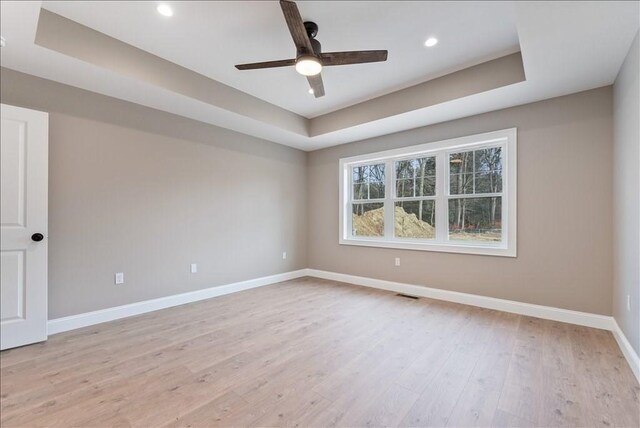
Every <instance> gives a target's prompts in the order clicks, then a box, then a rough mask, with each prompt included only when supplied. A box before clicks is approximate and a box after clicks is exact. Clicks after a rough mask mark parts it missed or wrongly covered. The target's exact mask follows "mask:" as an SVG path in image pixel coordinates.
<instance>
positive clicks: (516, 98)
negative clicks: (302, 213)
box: [0, 1, 640, 150]
mask: <svg viewBox="0 0 640 428" xmlns="http://www.w3.org/2000/svg"><path fill="white" fill-rule="evenodd" d="M168 3H170V4H171V5H172V6H173V8H174V10H175V14H174V16H173V17H171V18H165V17H162V16H160V15H159V14H158V13H157V12H156V11H155V6H156V5H157V2H153V1H149V2H83V1H76V2H44V4H42V7H45V8H47V9H49V10H51V11H53V12H55V13H58V14H60V15H63V16H65V17H67V18H70V19H72V20H75V21H77V22H80V23H82V24H84V25H87V26H89V27H91V28H94V29H95V30H98V31H100V32H103V33H105V34H108V35H110V36H112V37H114V38H117V39H119V40H121V41H123V42H126V43H128V44H131V45H133V46H136V47H138V48H140V49H143V50H146V51H148V52H151V53H153V54H155V55H158V56H160V57H162V58H164V59H166V60H168V61H171V62H175V63H177V64H179V65H182V66H183V67H186V68H188V69H191V70H193V71H196V72H199V73H201V74H204V75H206V76H207V77H209V78H212V79H214V80H217V81H220V82H222V83H225V84H227V85H230V86H233V87H235V88H237V89H239V90H241V91H244V92H246V93H248V94H251V95H253V96H255V97H258V98H261V99H263V100H265V101H268V102H270V103H273V104H275V105H278V106H280V107H283V108H286V109H289V110H291V111H293V112H295V113H297V114H299V115H302V116H307V117H316V116H318V115H323V114H325V113H327V112H330V111H334V110H337V109H341V108H343V107H346V106H348V105H352V104H356V103H361V102H364V104H363V105H366V104H367V102H370V103H372V102H374V101H365V100H369V99H371V98H375V97H377V96H380V95H382V94H385V93H389V92H393V91H396V90H398V89H401V88H405V87H408V86H412V85H414V84H416V83H419V82H423V81H425V80H429V79H432V78H434V77H437V76H440V75H444V74H447V73H450V72H452V71H454V70H458V69H462V68H465V67H467V66H470V65H473V64H476V63H479V62H483V61H485V60H488V59H492V58H495V57H499V56H502V55H504V54H506V53H510V52H513V51H515V50H517V49H518V42H519V49H521V51H522V57H523V61H524V68H525V73H526V79H527V80H526V81H525V82H522V83H517V84H514V85H510V86H507V87H503V88H499V89H495V90H491V91H487V92H484V93H480V94H477V95H473V96H469V97H465V98H462V99H459V100H455V101H451V102H446V103H442V104H440V105H435V106H430V107H428V108H424V109H418V110H413V111H410V112H407V113H404V114H398V115H395V116H390V117H387V118H383V119H379V120H374V121H371V122H368V123H364V124H360V125H358V126H353V127H349V128H344V129H340V130H338V131H336V132H332V133H329V134H324V135H320V136H317V137H313V138H311V137H309V136H305V135H298V134H294V133H291V132H289V131H287V130H284V129H280V128H279V127H278V126H275V125H273V124H270V123H263V122H259V121H256V120H253V119H251V118H248V117H245V116H242V115H239V114H234V113H231V112H229V111H226V110H224V109H221V108H217V107H216V106H212V105H210V104H207V103H204V102H202V101H198V100H195V99H192V98H189V97H185V96H184V95H181V94H178V93H174V92H171V91H168V90H166V89H165V88H161V87H158V86H154V85H152V84H149V83H148V82H144V81H140V80H136V79H133V78H131V77H127V76H123V75H120V74H118V73H115V72H113V71H110V70H107V69H104V68H101V67H98V66H95V65H92V64H89V63H86V62H83V61H80V60H78V59H76V58H73V57H70V56H65V55H62V54H60V53H58V52H56V51H53V50H49V49H45V48H43V47H41V46H38V45H35V44H34V37H35V31H36V26H37V22H38V15H39V10H40V7H41V3H40V2H11V1H2V3H1V16H0V19H1V22H0V28H1V31H2V35H3V36H4V37H5V38H6V39H7V46H6V47H4V48H2V50H1V51H0V52H1V61H0V62H1V65H2V66H3V67H8V68H11V69H15V70H18V71H22V72H25V73H29V74H33V75H36V76H39V77H43V78H47V79H51V80H55V81H59V82H61V83H65V84H69V85H72V86H76V87H80V88H83V89H87V90H91V91H94V92H98V93H102V94H105V95H109V96H113V97H117V98H121V99H124V100H127V101H131V102H136V103H139V104H142V105H145V106H149V107H153V108H157V109H161V110H165V111H168V112H171V113H175V114H179V115H183V116H185V117H190V118H193V119H196V120H201V121H203V122H207V123H211V124H214V125H219V126H224V127H227V128H229V129H234V130H237V131H240V132H244V133H246V134H249V135H254V136H258V137H261V138H265V139H269V140H272V141H275V142H278V143H282V144H286V145H290V146H293V147H298V148H301V149H303V150H313V149H317V148H321V147H327V146H331V145H336V144H341V143H345V142H349V141H356V140H359V139H363V138H368V137H372V136H377V135H384V134H387V133H390V132H396V131H401V130H405V129H410V128H414V127H417V126H424V125H428V124H432V123H437V122H441V121H445V120H451V119H456V118H459V117H465V116H469V115H473V114H478V113H483V112H487V111H492V110H496V109H500V108H506V107H511V106H515V105H520V104H525V103H529V102H533V101H538V100H542V99H546V98H551V97H555V96H560V95H565V94H569V93H573V92H578V91H581V90H587V89H591V88H595V87H599V86H604V85H608V84H611V83H612V82H613V81H614V79H615V77H616V75H617V72H618V70H619V68H620V65H621V64H622V61H623V60H624V57H625V55H626V53H627V51H628V49H629V46H630V45H631V42H632V40H633V37H634V36H635V34H636V33H637V31H638V26H639V19H640V18H639V9H638V2H613V1H609V2H577V1H574V2H484V1H482V2H402V1H394V2H378V1H371V2H369V1H356V2H343V1H340V2H338V1H328V2H308V1H307V2H305V1H302V2H298V5H299V8H300V10H301V13H302V16H303V18H304V19H313V20H314V21H316V22H317V23H318V24H319V26H320V32H319V34H318V39H319V40H320V41H321V42H322V43H323V50H325V51H337V50H357V49H388V50H389V61H388V62H386V63H381V64H367V65H359V66H345V67H327V68H326V69H325V70H323V78H324V80H325V86H326V89H327V96H326V97H325V98H321V99H315V98H313V97H312V96H310V95H309V94H307V92H306V90H307V84H306V82H305V79H303V78H302V77H301V76H299V75H298V74H296V73H295V71H293V70H292V69H276V70H269V71H245V72H240V71H237V70H235V68H233V65H234V64H236V63H241V62H253V61H262V60H269V59H279V58H288V57H291V56H293V53H294V52H293V51H294V49H293V44H292V42H291V40H290V36H289V34H288V32H287V29H286V25H285V24H284V20H283V18H282V14H281V11H280V9H279V6H278V4H277V2H275V1H274V2H268V1H258V2H247V1H240V2H168ZM431 35H435V36H436V37H438V38H439V39H440V43H439V44H438V45H437V46H436V47H434V48H431V49H427V48H425V47H424V46H423V42H424V40H425V39H426V37H428V36H431Z"/></svg>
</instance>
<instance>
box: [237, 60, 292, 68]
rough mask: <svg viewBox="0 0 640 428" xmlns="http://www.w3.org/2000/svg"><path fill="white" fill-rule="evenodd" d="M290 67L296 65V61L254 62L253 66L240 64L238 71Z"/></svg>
mask: <svg viewBox="0 0 640 428" xmlns="http://www.w3.org/2000/svg"><path fill="white" fill-rule="evenodd" d="M290 65H296V60H295V59H281V60H278V61H265V62H253V63H251V64H238V65H236V68H237V69H238V70H257V69H260V68H274V67H287V66H290Z"/></svg>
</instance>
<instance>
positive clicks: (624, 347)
mask: <svg viewBox="0 0 640 428" xmlns="http://www.w3.org/2000/svg"><path fill="white" fill-rule="evenodd" d="M611 332H612V333H613V337H615V339H616V342H618V346H619V347H620V350H621V351H622V354H623V355H624V357H625V358H626V359H627V362H628V363H629V366H630V367H631V371H633V374H634V375H636V379H638V383H640V357H639V356H638V354H637V353H636V351H635V350H634V349H633V348H632V347H631V343H629V341H628V340H627V336H625V335H624V333H623V332H622V329H621V328H620V326H619V325H618V323H617V322H616V320H615V319H614V320H613V329H612V330H611Z"/></svg>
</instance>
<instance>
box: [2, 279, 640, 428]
mask: <svg viewBox="0 0 640 428" xmlns="http://www.w3.org/2000/svg"><path fill="white" fill-rule="evenodd" d="M0 362H1V394H2V395H1V397H2V398H1V419H0V422H1V425H2V426H3V427H10V426H29V427H32V426H78V427H89V426H139V427H142V426H144V427H161V426H167V427H174V426H193V427H195V426H202V427H204V426H250V425H251V426H283V425H287V426H294V425H297V426H323V427H324V426H334V425H337V426H397V425H401V426H452V427H466V426H544V427H550V426H576V427H577V426H606V427H614V426H628V427H638V426H640V420H639V419H640V417H639V411H640V410H639V401H638V396H639V394H640V388H639V386H638V383H637V382H636V380H635V378H634V377H633V374H632V373H631V370H630V369H629V367H628V366H627V364H626V362H625V360H624V358H623V356H622V355H621V353H620V351H619V349H618V347H617V345H616V343H615V341H614V339H613V337H612V336H611V334H610V333H609V332H606V331H602V330H595V329H590V328H585V327H578V326H573V325H568V324H562V323H558V322H551V321H544V320H540V319H536V318H528V317H522V316H518V315H513V314H507V313H502V312H496V311H491V310H486V309H480V308H474V307H471V306H464V305H456V304H452V303H446V302H439V301H434V300H429V299H424V298H422V299H420V300H411V299H407V298H403V297H398V296H395V295H394V294H393V293H390V292H385V291H379V290H373V289H367V288H362V287H357V286H349V285H345V284H339V283H335V282H331V281H322V280H317V279H310V278H305V279H302V280H295V281H289V282H285V283H281V284H276V285H272V286H268V287H263V288H258V289H254V290H249V291H245V292H242V293H236V294H232V295H228V296H224V297H219V298H216V299H212V300H208V301H204V302H198V303H194V304H190V305H185V306H180V307H176V308H172V309H166V310H163V311H158V312H153V313H150V314H146V315H142V316H139V317H135V318H128V319H124V320H120V321H116V322H112V323H107V324H101V325H98V326H94V327H88V328H85V329H82V330H76V331H73V332H69V333H64V334H59V335H55V336H53V337H51V338H50V340H49V341H48V342H47V343H44V344H38V345H32V346H27V347H23V348H19V349H15V350H10V351H5V352H2V353H1V354H0Z"/></svg>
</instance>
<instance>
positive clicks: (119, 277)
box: [115, 272, 124, 285]
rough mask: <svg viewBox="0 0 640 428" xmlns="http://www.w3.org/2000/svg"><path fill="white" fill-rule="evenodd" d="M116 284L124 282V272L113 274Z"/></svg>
mask: <svg viewBox="0 0 640 428" xmlns="http://www.w3.org/2000/svg"><path fill="white" fill-rule="evenodd" d="M115 283H116V285H120V284H124V272H118V273H116V274H115Z"/></svg>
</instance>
